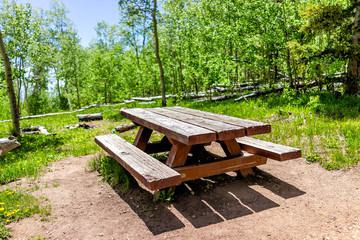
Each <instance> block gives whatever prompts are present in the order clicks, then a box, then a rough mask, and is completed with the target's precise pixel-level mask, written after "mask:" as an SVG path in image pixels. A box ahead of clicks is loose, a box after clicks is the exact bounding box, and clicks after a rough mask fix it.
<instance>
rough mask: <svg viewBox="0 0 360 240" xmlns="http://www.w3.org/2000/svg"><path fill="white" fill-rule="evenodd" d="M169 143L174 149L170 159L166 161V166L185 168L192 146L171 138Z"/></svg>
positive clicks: (171, 151)
mask: <svg viewBox="0 0 360 240" xmlns="http://www.w3.org/2000/svg"><path fill="white" fill-rule="evenodd" d="M169 141H170V142H171V144H172V147H171V150H170V153H169V157H168V159H167V160H166V165H168V166H169V167H178V166H183V165H184V164H185V162H186V158H187V156H188V154H189V152H190V148H191V145H185V144H183V143H181V142H178V141H176V140H174V139H171V138H169Z"/></svg>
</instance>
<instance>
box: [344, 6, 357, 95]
mask: <svg viewBox="0 0 360 240" xmlns="http://www.w3.org/2000/svg"><path fill="white" fill-rule="evenodd" d="M354 2H355V5H356V12H355V20H354V30H353V31H354V33H353V38H352V43H353V45H354V49H356V50H355V51H353V52H352V54H351V55H350V57H349V64H348V71H347V79H346V81H345V92H347V93H349V94H353V95H354V94H359V84H360V59H359V49H360V0H355V1H354ZM354 53H355V54H354Z"/></svg>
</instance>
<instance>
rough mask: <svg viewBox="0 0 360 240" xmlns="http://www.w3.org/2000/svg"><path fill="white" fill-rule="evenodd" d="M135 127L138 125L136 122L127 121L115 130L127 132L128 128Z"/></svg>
mask: <svg viewBox="0 0 360 240" xmlns="http://www.w3.org/2000/svg"><path fill="white" fill-rule="evenodd" d="M134 127H136V125H135V124H134V123H125V124H120V125H119V126H117V127H116V128H115V130H116V131H118V132H125V131H127V130H130V129H133V128H134Z"/></svg>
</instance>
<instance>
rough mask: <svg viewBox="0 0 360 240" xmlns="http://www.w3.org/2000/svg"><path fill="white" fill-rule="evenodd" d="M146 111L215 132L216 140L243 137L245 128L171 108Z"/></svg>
mask: <svg viewBox="0 0 360 240" xmlns="http://www.w3.org/2000/svg"><path fill="white" fill-rule="evenodd" d="M146 110H147V111H151V112H153V113H156V114H160V115H163V116H168V117H171V118H173V119H176V120H179V121H181V122H185V123H189V124H193V125H196V126H199V127H202V128H206V129H209V130H211V131H214V132H216V135H217V139H218V140H227V139H234V138H236V137H243V136H245V128H244V127H241V126H235V125H232V124H228V123H224V122H221V121H215V120H211V119H207V118H203V117H200V116H194V115H190V114H184V113H181V112H177V111H172V110H171V108H166V109H165V108H148V109H146Z"/></svg>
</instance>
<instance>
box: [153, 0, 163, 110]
mask: <svg viewBox="0 0 360 240" xmlns="http://www.w3.org/2000/svg"><path fill="white" fill-rule="evenodd" d="M156 9H157V0H154V8H153V10H152V21H153V25H154V39H155V56H156V60H157V62H158V64H159V70H160V79H161V97H162V105H163V106H166V96H165V78H164V69H163V66H162V62H161V58H160V53H159V39H158V32H157V22H156Z"/></svg>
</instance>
